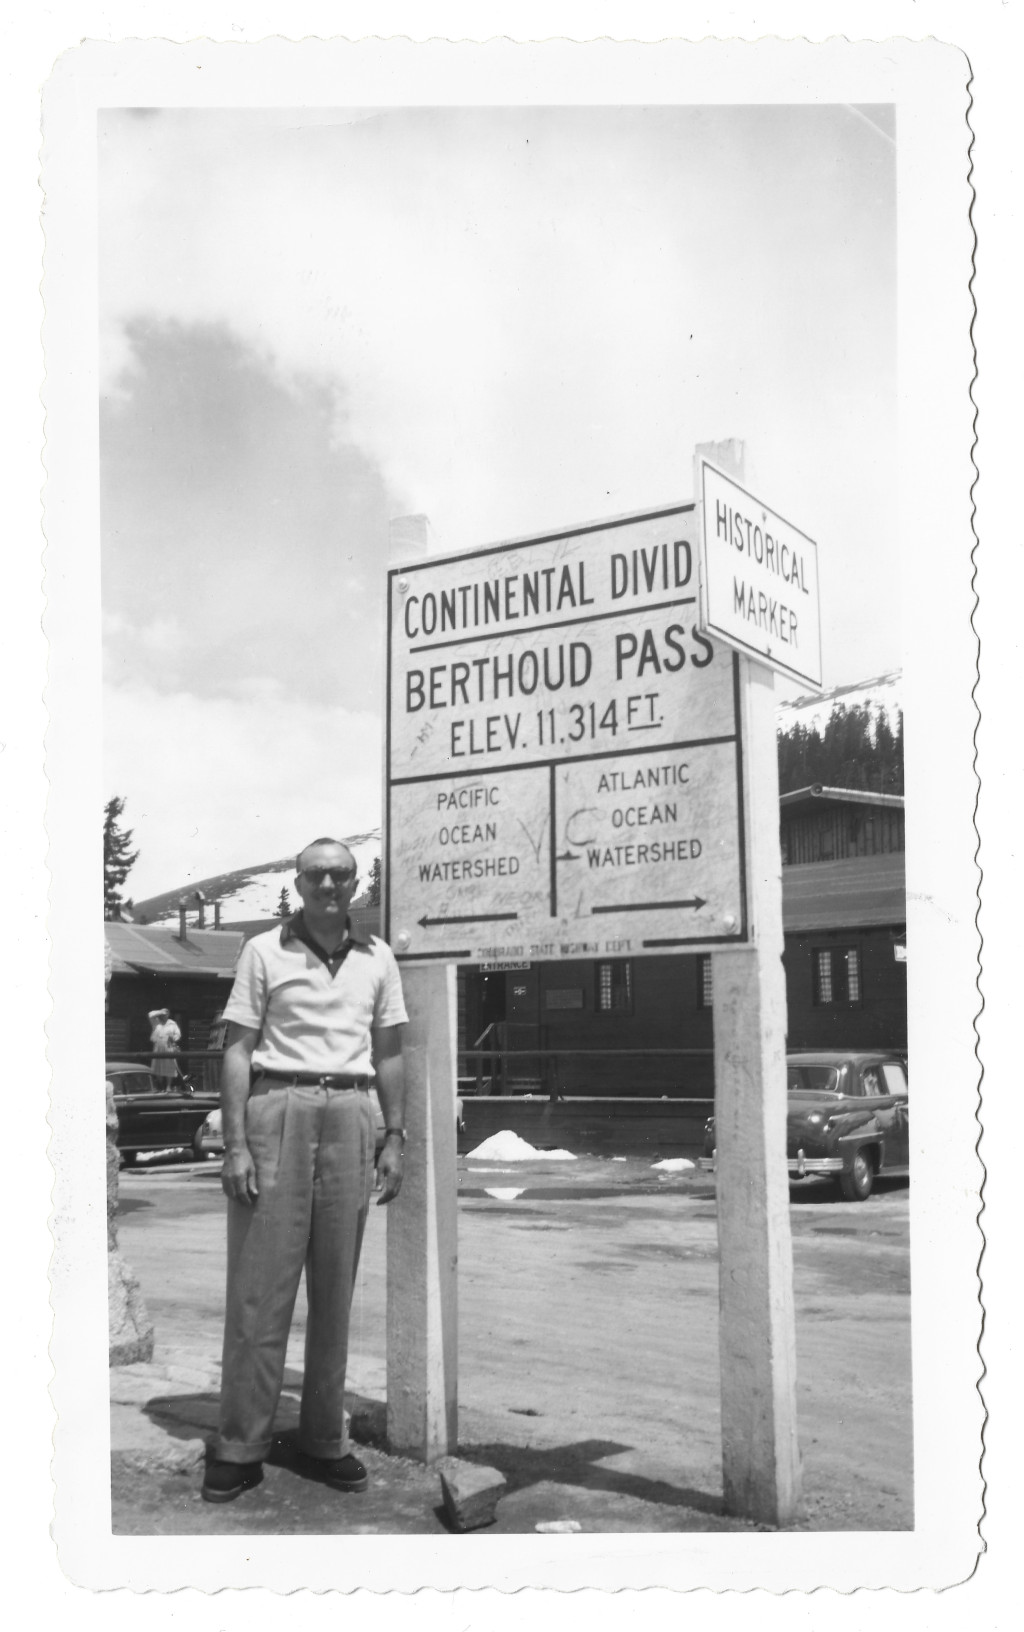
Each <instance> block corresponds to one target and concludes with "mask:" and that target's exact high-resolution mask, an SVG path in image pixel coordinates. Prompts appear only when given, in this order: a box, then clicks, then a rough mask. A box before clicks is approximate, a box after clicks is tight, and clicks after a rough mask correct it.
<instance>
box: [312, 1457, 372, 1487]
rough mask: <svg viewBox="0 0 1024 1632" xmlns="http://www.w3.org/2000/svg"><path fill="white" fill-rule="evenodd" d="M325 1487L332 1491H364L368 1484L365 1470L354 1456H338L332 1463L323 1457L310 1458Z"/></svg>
mask: <svg viewBox="0 0 1024 1632" xmlns="http://www.w3.org/2000/svg"><path fill="white" fill-rule="evenodd" d="M310 1461H311V1462H312V1463H313V1466H314V1467H315V1468H316V1470H317V1472H318V1474H319V1475H320V1478H321V1479H322V1480H323V1481H324V1484H325V1485H330V1486H331V1487H332V1488H333V1489H334V1490H352V1491H355V1490H365V1489H366V1487H367V1485H368V1484H369V1483H370V1480H369V1477H368V1475H367V1472H366V1469H365V1468H364V1467H363V1464H362V1463H361V1462H360V1461H359V1458H358V1457H355V1456H340V1457H337V1458H336V1459H334V1460H332V1461H327V1460H326V1459H325V1458H324V1457H320V1456H314V1457H310Z"/></svg>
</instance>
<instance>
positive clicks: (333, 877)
mask: <svg viewBox="0 0 1024 1632" xmlns="http://www.w3.org/2000/svg"><path fill="white" fill-rule="evenodd" d="M355 876H356V870H355V868H354V867H304V868H303V869H302V877H303V878H304V879H305V880H306V883H307V884H312V885H313V888H314V889H317V888H318V887H319V886H320V885H321V884H323V883H324V882H325V881H326V880H327V879H330V881H331V883H332V884H343V885H344V884H351V882H352V880H353V879H354V878H355Z"/></svg>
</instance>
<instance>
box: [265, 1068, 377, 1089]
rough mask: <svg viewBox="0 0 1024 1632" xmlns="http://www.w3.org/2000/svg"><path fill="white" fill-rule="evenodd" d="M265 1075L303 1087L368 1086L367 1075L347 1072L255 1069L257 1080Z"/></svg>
mask: <svg viewBox="0 0 1024 1632" xmlns="http://www.w3.org/2000/svg"><path fill="white" fill-rule="evenodd" d="M261 1077H266V1078H268V1079H269V1081H271V1082H281V1083H286V1082H291V1083H295V1084H296V1085H297V1086H301V1087H303V1088H369V1086H370V1079H369V1077H365V1076H364V1077H355V1076H352V1075H351V1073H349V1072H344V1071H342V1072H331V1071H326V1072H323V1073H317V1072H316V1071H257V1073H256V1080H257V1082H258V1081H259V1079H260V1078H261Z"/></svg>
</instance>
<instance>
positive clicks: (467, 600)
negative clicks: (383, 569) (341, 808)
mask: <svg viewBox="0 0 1024 1632" xmlns="http://www.w3.org/2000/svg"><path fill="white" fill-rule="evenodd" d="M698 613H699V606H698V592H697V558H696V543H695V531H694V506H693V505H678V506H675V507H674V508H671V509H665V510H658V511H652V512H647V513H644V514H640V515H632V516H627V517H624V518H620V519H617V520H614V521H608V522H602V523H597V524H594V525H592V526H586V527H579V528H575V529H573V530H572V531H569V532H564V533H555V534H549V535H546V536H544V537H539V538H530V539H524V540H519V541H516V542H514V543H506V544H499V545H496V546H493V547H490V548H486V549H481V550H476V551H471V552H468V553H466V554H464V555H459V556H457V557H451V558H447V559H441V558H438V559H426V560H423V559H421V560H418V561H416V562H415V563H412V564H410V565H407V566H404V567H397V568H394V569H392V570H391V571H390V572H389V574H388V703H387V720H388V750H387V790H386V792H387V807H388V808H387V823H386V833H387V845H388V851H387V856H386V862H385V868H384V874H385V878H386V879H387V880H388V884H389V889H388V897H387V905H386V924H385V930H384V933H385V936H386V938H387V939H388V941H389V942H390V943H391V945H392V946H393V947H394V950H395V952H396V954H397V956H398V957H399V958H400V959H402V960H403V961H405V962H418V961H424V960H431V959H436V960H438V961H446V962H458V963H481V962H490V961H495V960H514V959H534V958H536V959H545V960H558V959H563V958H580V957H584V958H586V957H603V956H608V955H617V956H629V957H636V956H642V955H644V954H653V953H657V952H663V951H665V950H667V949H678V950H684V949H685V950H688V951H698V950H700V949H701V948H707V949H710V948H713V947H717V946H723V945H729V944H743V943H746V942H748V941H749V939H750V928H749V914H748V910H747V884H746V877H745V863H744V832H743V823H744V816H743V805H744V801H743V751H742V749H743V745H742V742H741V727H740V716H741V711H740V706H739V681H738V674H737V667H738V666H737V661H736V658H735V656H734V654H733V653H732V652H731V651H729V650H727V649H726V648H725V647H724V646H722V645H720V644H718V643H717V642H715V641H714V640H713V639H711V638H709V637H708V635H707V634H705V633H704V632H703V631H702V629H701V627H700V623H699V616H698Z"/></svg>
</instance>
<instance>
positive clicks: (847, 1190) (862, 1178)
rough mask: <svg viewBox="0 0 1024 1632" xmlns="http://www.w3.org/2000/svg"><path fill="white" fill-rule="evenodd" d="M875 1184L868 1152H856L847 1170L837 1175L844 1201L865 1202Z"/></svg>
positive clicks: (873, 1171) (872, 1166) (873, 1170)
mask: <svg viewBox="0 0 1024 1632" xmlns="http://www.w3.org/2000/svg"><path fill="white" fill-rule="evenodd" d="M874 1182H875V1168H874V1163H873V1162H872V1160H871V1152H870V1151H869V1150H858V1151H857V1153H856V1154H855V1156H854V1158H853V1162H852V1163H851V1165H850V1167H849V1168H846V1169H844V1170H843V1172H842V1173H840V1175H839V1188H840V1190H841V1191H842V1193H843V1199H844V1201H867V1199H868V1197H869V1196H870V1194H871V1186H872V1185H873V1184H874Z"/></svg>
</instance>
